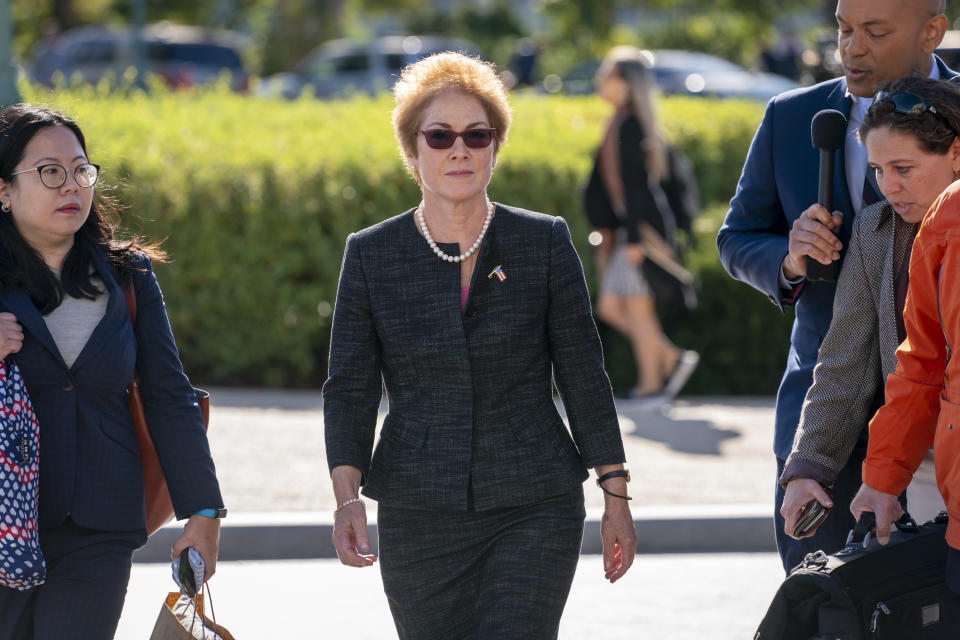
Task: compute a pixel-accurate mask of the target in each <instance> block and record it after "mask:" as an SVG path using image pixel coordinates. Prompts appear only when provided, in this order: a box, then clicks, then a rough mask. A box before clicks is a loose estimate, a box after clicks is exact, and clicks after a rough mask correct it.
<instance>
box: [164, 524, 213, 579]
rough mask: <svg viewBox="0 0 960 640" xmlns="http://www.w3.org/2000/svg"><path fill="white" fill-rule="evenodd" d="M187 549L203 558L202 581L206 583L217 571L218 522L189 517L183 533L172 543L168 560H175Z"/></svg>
mask: <svg viewBox="0 0 960 640" xmlns="http://www.w3.org/2000/svg"><path fill="white" fill-rule="evenodd" d="M187 547H193V548H194V549H196V550H197V552H198V553H199V554H200V557H201V558H203V569H204V571H203V581H204V582H206V581H207V580H209V579H210V578H212V577H213V574H214V573H215V572H216V570H217V555H218V554H219V552H220V520H218V519H217V518H208V517H207V516H190V518H189V519H188V520H187V524H186V525H184V527H183V533H182V534H181V535H180V537H179V538H177V541H176V542H174V543H173V549H172V550H171V551H170V559H171V560H176V559H177V557H178V556H179V555H180V552H181V551H183V550H184V549H186V548H187ZM197 586H198V587H199V585H197Z"/></svg>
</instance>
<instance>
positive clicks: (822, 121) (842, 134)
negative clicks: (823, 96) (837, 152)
mask: <svg viewBox="0 0 960 640" xmlns="http://www.w3.org/2000/svg"><path fill="white" fill-rule="evenodd" d="M846 137H847V118H846V116H844V115H843V114H842V113H840V112H839V111H837V110H836V109H824V110H823V111H819V112H817V115H815V116H813V122H811V123H810V138H811V140H812V141H813V147H814V148H815V149H827V150H832V149H839V148H840V147H841V145H843V140H844V138H846Z"/></svg>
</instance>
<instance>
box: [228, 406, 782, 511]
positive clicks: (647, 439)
mask: <svg viewBox="0 0 960 640" xmlns="http://www.w3.org/2000/svg"><path fill="white" fill-rule="evenodd" d="M211 399H212V402H211V405H212V408H211V412H212V413H211V420H210V446H211V449H212V451H213V455H214V459H215V461H216V464H217V475H218V476H219V478H220V484H221V486H222V487H223V494H224V500H225V501H226V504H227V506H228V507H229V508H230V511H231V513H242V512H263V511H287V512H289V511H316V512H319V511H323V512H326V511H329V510H330V509H331V508H332V506H333V504H334V500H333V494H332V491H331V488H330V482H329V476H328V474H327V463H326V457H325V453H324V446H323V414H322V406H323V402H322V399H321V398H320V394H319V393H317V392H289V391H278V392H270V391H259V390H236V389H213V390H212V391H211ZM773 408H774V400H773V399H772V398H758V399H754V398H692V399H687V400H681V401H678V402H677V403H676V405H675V406H673V407H670V408H668V409H666V410H664V411H663V412H654V413H649V412H641V411H638V410H637V408H636V405H635V404H634V403H631V402H629V401H620V402H618V404H617V410H618V413H619V416H620V427H621V430H622V432H623V439H624V446H625V448H626V453H627V461H628V462H629V463H630V473H631V474H632V477H633V482H632V483H631V485H630V489H631V490H632V493H634V494H635V495H636V500H635V502H634V504H635V505H642V506H650V505H718V504H765V505H772V501H773V486H774V484H773V483H774V475H775V474H776V463H775V460H774V457H773V452H772V449H771V447H772V444H771V443H772V442H773ZM383 411H385V408H383ZM383 411H382V412H381V418H382V416H383ZM584 489H585V493H586V496H587V505H588V506H602V505H603V497H602V495H601V493H600V491H599V490H598V489H597V488H596V486H594V485H593V484H592V481H589V480H588V481H587V483H586V484H585V486H584ZM368 510H369V511H372V509H368Z"/></svg>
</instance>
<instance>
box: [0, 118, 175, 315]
mask: <svg viewBox="0 0 960 640" xmlns="http://www.w3.org/2000/svg"><path fill="white" fill-rule="evenodd" d="M44 127H66V128H67V129H69V130H70V131H72V132H73V134H74V135H76V136H77V140H78V141H79V142H80V146H81V147H82V148H83V152H84V154H86V153H87V143H86V140H85V139H84V137H83V131H81V130H80V127H79V126H78V125H77V123H76V122H74V121H73V120H72V119H71V118H69V117H67V116H65V115H63V114H62V113H57V112H56V111H53V110H52V109H48V108H46V107H39V106H36V105H31V104H15V105H12V106H10V107H7V108H6V109H4V110H3V111H0V179H3V180H4V181H5V182H8V183H10V182H13V181H15V180H16V179H17V178H18V176H14V175H11V174H12V173H13V170H14V168H15V167H16V166H17V164H19V163H20V161H21V160H22V159H23V154H24V150H25V149H26V147H27V144H29V142H30V140H32V139H33V136H35V135H36V134H37V132H38V131H40V130H41V129H43V128H44ZM88 157H89V155H88ZM119 211H120V209H119V206H118V205H117V203H116V202H115V201H114V200H113V199H112V198H110V197H108V196H105V195H104V194H103V193H101V192H100V190H97V192H96V193H95V194H94V199H93V204H92V206H91V207H90V215H89V216H87V220H86V222H84V223H83V226H82V227H80V229H79V230H77V232H76V234H75V235H74V241H73V247H71V249H70V251H69V252H68V253H67V256H66V258H65V259H64V262H63V268H62V271H61V274H60V278H59V279H58V278H57V277H56V276H55V275H54V273H53V271H51V270H50V267H48V266H47V264H46V263H45V262H44V261H43V258H42V257H41V256H40V254H39V253H38V252H37V251H36V250H35V249H34V248H33V247H32V246H30V244H29V243H28V242H27V241H26V240H25V239H24V238H23V236H22V235H21V234H20V231H19V230H18V229H17V226H16V225H15V224H14V222H13V216H12V215H10V214H8V213H0V284H2V285H3V286H4V287H7V288H18V289H22V290H24V291H25V292H26V293H27V294H28V295H29V296H30V299H31V300H33V303H34V305H36V307H37V309H38V310H39V311H40V313H41V314H47V313H49V312H51V311H53V310H54V309H56V308H57V307H58V306H59V305H60V302H61V301H62V300H63V296H64V294H65V293H66V294H67V295H69V296H71V297H74V298H87V299H94V298H96V297H97V296H98V295H100V294H101V293H102V292H101V291H100V289H99V288H98V287H97V285H96V284H94V282H93V280H92V278H91V271H92V270H93V269H92V260H93V252H94V251H102V252H103V253H104V254H105V255H106V256H107V259H108V261H109V263H110V265H111V266H112V267H113V269H114V272H115V273H116V275H117V277H118V279H119V280H120V281H121V282H122V283H125V282H126V281H127V280H128V279H129V277H130V275H131V274H132V271H133V269H134V266H133V265H134V256H135V254H137V253H144V254H146V255H148V256H149V257H150V258H151V259H152V260H154V261H157V262H163V261H164V259H165V257H166V256H165V255H164V253H163V252H162V251H160V249H159V246H158V245H156V244H146V243H143V242H142V240H141V239H140V238H138V237H134V238H132V239H130V240H127V241H125V242H121V241H118V240H116V239H115V238H114V231H115V230H116V228H117V221H118V219H119Z"/></svg>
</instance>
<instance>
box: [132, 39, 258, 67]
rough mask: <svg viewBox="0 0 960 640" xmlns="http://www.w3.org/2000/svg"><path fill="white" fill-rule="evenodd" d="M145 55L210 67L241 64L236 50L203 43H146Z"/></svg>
mask: <svg viewBox="0 0 960 640" xmlns="http://www.w3.org/2000/svg"><path fill="white" fill-rule="evenodd" d="M147 56H148V57H149V58H150V59H151V60H156V61H162V62H192V63H194V64H202V65H207V66H211V67H229V68H233V69H239V68H241V67H242V66H243V64H242V63H241V62H240V57H239V56H238V55H237V53H236V51H234V50H233V49H231V48H229V47H224V46H220V45H215V44H204V43H179V42H178V43H168V42H155V43H149V44H148V45H147Z"/></svg>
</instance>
